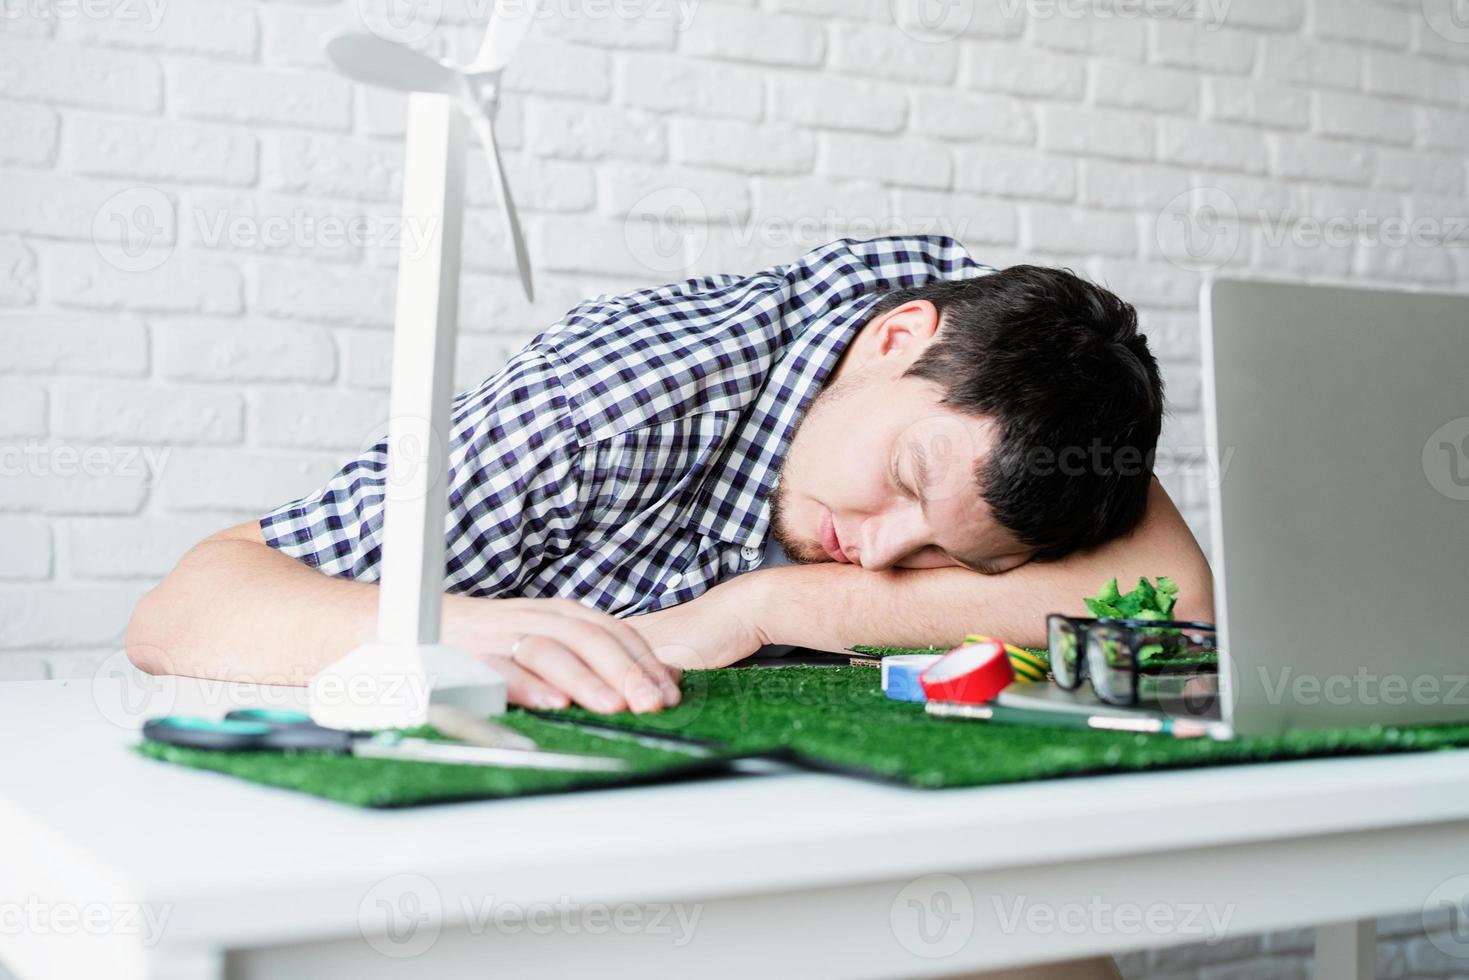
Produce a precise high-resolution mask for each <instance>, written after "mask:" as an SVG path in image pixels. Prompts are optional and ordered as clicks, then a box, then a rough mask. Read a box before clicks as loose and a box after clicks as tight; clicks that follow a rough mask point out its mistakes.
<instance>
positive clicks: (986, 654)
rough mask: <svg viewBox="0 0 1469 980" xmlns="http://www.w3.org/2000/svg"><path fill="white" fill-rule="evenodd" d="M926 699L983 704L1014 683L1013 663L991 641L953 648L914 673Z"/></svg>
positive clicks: (999, 647)
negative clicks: (939, 658)
mask: <svg viewBox="0 0 1469 980" xmlns="http://www.w3.org/2000/svg"><path fill="white" fill-rule="evenodd" d="M918 682H919V683H920V684H922V685H923V693H925V694H927V695H928V699H929V700H930V701H960V702H962V703H964V704H984V703H985V702H986V701H991V700H993V699H994V697H995V695H997V694H999V693H1000V692H1001V691H1003V690H1004V689H1005V688H1007V687H1009V686H1010V685H1011V684H1013V683H1015V666H1014V665H1013V664H1012V663H1010V656H1009V654H1007V653H1006V652H1005V647H1004V645H1003V644H1000V643H996V642H994V641H993V640H986V641H985V642H983V643H967V644H965V645H964V646H961V647H955V648H954V649H953V650H952V651H950V652H949V653H947V654H945V655H944V657H943V659H941V660H939V661H938V662H937V663H935V664H933V665H932V666H930V667H929V668H928V669H927V670H925V671H924V672H923V673H922V674H919V675H918Z"/></svg>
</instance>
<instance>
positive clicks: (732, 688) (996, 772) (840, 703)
mask: <svg viewBox="0 0 1469 980" xmlns="http://www.w3.org/2000/svg"><path fill="white" fill-rule="evenodd" d="M889 652H896V651H889ZM904 652H907V651H904ZM683 689H684V699H683V703H682V704H680V705H679V706H678V707H676V708H671V709H668V710H666V711H662V712H659V713H657V714H649V715H634V714H631V713H623V714H618V715H597V714H593V713H591V712H588V711H583V710H581V709H578V708H572V709H567V710H565V711H557V712H541V713H538V714H532V713H530V712H526V711H522V710H519V709H512V710H511V711H510V713H509V714H507V715H506V716H505V717H504V719H503V721H504V722H505V724H507V725H510V726H512V727H514V728H516V729H517V730H519V731H521V732H523V733H524V734H526V735H529V736H530V737H532V738H534V739H536V740H537V741H538V742H540V743H541V745H542V746H543V747H544V748H547V749H551V750H556V751H569V752H590V753H595V754H602V755H617V756H620V757H622V758H625V759H627V760H628V761H629V762H630V763H631V764H632V769H631V770H630V771H629V772H625V773H574V772H563V771H556V770H538V769H497V768H491V767H481V766H451V765H436V764H425V763H413V762H396V761H390V760H382V759H359V758H353V757H348V756H332V755H324V754H321V753H314V752H303V753H293V754H290V755H286V754H281V753H273V752H217V751H209V750H204V749H183V748H174V747H170V746H165V745H158V744H155V743H150V742H144V743H143V744H142V745H140V746H139V748H138V751H139V752H141V753H142V754H144V755H146V756H150V757H152V758H156V759H162V760H164V761H167V762H173V763H178V764H180V765H185V766H193V767H197V768H202V769H211V770H214V771H217V772H222V773H228V774H230V775H234V776H238V777H240V778H242V779H247V780H250V781H252V782H258V783H263V784H266V785H270V786H279V787H283V788H286V789H294V790H299V791H302V792H307V793H313V794H315V795H317V796H323V797H326V798H328V799H333V800H338V801H340V802H343V803H351V804H355V805H359V806H372V807H393V806H413V805H418V804H425V803H439V802H449V801H453V800H466V799H494V798H503V797H512V796H525V795H531V794H537V793H554V792H565V791H569V790H579V789H597V788H606V787H609V786H625V785H632V784H639V783H647V782H655V781H664V780H671V779H680V778H690V777H695V776H707V775H711V774H714V773H717V772H719V771H721V770H722V769H723V768H725V767H727V765H728V763H729V762H730V761H731V760H733V759H736V758H742V757H751V756H773V757H778V758H782V759H785V760H787V761H790V762H792V763H794V764H797V765H800V766H804V767H806V768H812V769H819V770H826V771H833V772H841V773H847V774H851V775H857V776H863V777H867V778H875V779H880V780H884V781H890V782H895V783H900V784H903V785H908V786H914V787H921V788H926V789H938V788H944V787H960V786H988V785H995V784H1000V783H1013V782H1026V781H1031V780H1039V779H1055V778H1059V777H1064V776H1085V775H1097V774H1102V773H1127V772H1140V771H1144V770H1153V769H1175V768H1189V767H1198V766H1212V765H1228V764H1238V763H1248V762H1268V761H1285V760H1291V759H1306V758H1315V757H1323V756H1341V755H1369V754H1377V753H1394V752H1421V751H1433V750H1442V749H1454V748H1461V747H1466V746H1469V724H1458V725H1434V726H1415V727H1383V726H1372V727H1368V728H1353V729H1337V730H1323V731H1299V732H1290V733H1288V734H1286V735H1283V736H1279V737H1271V738H1242V739H1235V740H1233V741H1229V742H1216V741H1212V740H1208V739H1174V738H1170V737H1167V736H1162V735H1141V734H1129V733H1125V732H1103V731H1083V730H1077V729H1060V728H1042V727H1028V726H1018V725H995V724H989V723H985V722H971V721H960V720H955V719H941V718H931V717H929V716H928V715H927V714H925V713H924V710H923V705H921V704H912V703H909V702H901V701H890V700H888V699H887V698H886V697H884V696H883V694H882V691H881V689H880V687H879V678H878V671H876V670H874V669H873V668H871V667H804V666H791V667H754V668H744V669H724V670H704V671H689V672H687V673H685V675H684V685H683ZM558 720H562V721H564V720H579V721H590V722H596V723H598V724H602V725H611V726H616V727H619V728H624V729H627V730H629V731H641V732H648V733H659V734H665V735H675V736H681V737H685V738H690V739H697V740H705V741H712V742H715V743H718V745H719V746H720V751H719V752H718V753H716V754H715V755H714V756H712V757H710V758H708V759H699V758H695V757H692V756H689V755H685V754H683V753H679V752H676V751H667V750H664V749H659V748H651V747H647V746H645V745H641V744H637V743H634V742H630V741H626V740H621V739H606V738H602V737H599V736H597V735H594V734H591V733H588V732H583V731H578V730H575V729H571V728H568V727H567V726H566V725H564V724H557V721H558ZM415 734H422V732H415Z"/></svg>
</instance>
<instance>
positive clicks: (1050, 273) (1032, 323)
mask: <svg viewBox="0 0 1469 980" xmlns="http://www.w3.org/2000/svg"><path fill="white" fill-rule="evenodd" d="M913 300H928V301H929V302H931V303H933V304H934V306H935V307H937V308H938V311H939V315H940V318H941V319H940V327H939V332H938V335H937V336H936V337H935V339H934V341H933V343H932V344H931V345H930V346H929V348H928V349H927V350H926V351H924V352H923V354H922V355H921V356H920V357H919V358H918V360H917V361H916V362H914V364H913V365H912V366H911V367H910V368H909V369H908V372H907V374H908V375H910V376H914V377H919V378H925V379H928V380H930V381H934V382H937V383H938V384H939V385H940V386H942V388H943V389H944V392H945V395H944V398H943V403H944V404H946V405H948V406H950V407H952V408H955V409H958V410H960V411H963V412H967V413H970V414H972V415H982V416H987V417H989V418H990V419H992V420H993V421H994V422H995V423H996V425H997V427H998V434H999V441H998V443H997V445H996V447H995V450H994V451H993V452H992V453H991V454H990V456H989V458H987V459H986V460H984V461H983V462H982V463H981V464H980V465H979V467H978V468H977V471H976V473H975V479H976V482H977V483H978V486H979V491H980V495H981V496H982V497H983V498H984V500H985V501H986V502H987V503H988V504H989V506H990V509H991V512H992V513H993V514H994V516H995V519H996V520H998V521H999V522H1000V523H1001V524H1003V525H1004V526H1005V527H1006V528H1008V529H1009V530H1010V532H1011V533H1012V534H1014V535H1015V536H1016V537H1017V538H1019V539H1020V540H1021V541H1022V542H1024V543H1025V544H1026V545H1027V546H1028V547H1030V548H1031V549H1033V552H1034V558H1035V560H1038V561H1053V560H1055V559H1058V558H1062V557H1064V556H1066V555H1068V554H1071V553H1072V552H1075V551H1081V550H1086V549H1088V548H1092V547H1095V546H1097V545H1099V544H1102V543H1104V542H1106V541H1110V540H1111V539H1113V538H1116V537H1118V536H1120V535H1123V534H1126V533H1127V532H1128V531H1131V530H1132V529H1133V528H1134V527H1136V526H1137V524H1138V522H1139V521H1141V520H1142V516H1143V511H1144V509H1145V508H1146V505H1147V495H1148V486H1149V484H1150V482H1151V479H1152V470H1153V457H1154V454H1155V452H1156V450H1157V445H1158V432H1159V430H1160V429H1161V427H1162V423H1163V383H1162V379H1161V378H1160V376H1159V373H1158V363H1157V361H1156V360H1154V358H1153V355H1152V352H1151V351H1149V350H1148V342H1147V338H1146V337H1144V336H1143V335H1142V334H1140V333H1138V330H1137V311H1136V310H1134V309H1133V308H1132V306H1131V304H1129V303H1125V302H1123V301H1122V300H1121V299H1119V298H1118V297H1117V296H1115V295H1114V294H1112V293H1110V292H1108V291H1107V290H1105V289H1103V288H1101V287H1100V286H1096V285H1093V284H1092V283H1089V282H1087V281H1086V280H1084V279H1081V278H1079V277H1078V276H1076V275H1073V274H1072V273H1071V272H1070V271H1068V270H1065V269H1047V268H1042V267H1039V266H1033V265H1017V266H1012V267H1011V268H1008V269H1005V270H1003V271H1001V272H996V273H993V274H991V275H986V276H980V277H977V278H973V279H964V280H958V281H944V282H933V283H928V284H926V285H923V286H917V287H914V288H911V289H905V290H901V291H899V292H895V293H890V294H888V295H887V296H885V297H884V298H883V299H882V300H880V301H879V303H878V304H877V306H876V307H875V308H874V315H875V316H880V315H882V314H884V313H887V312H890V311H892V310H894V309H896V308H897V307H899V306H901V305H902V304H904V303H907V302H911V301H913Z"/></svg>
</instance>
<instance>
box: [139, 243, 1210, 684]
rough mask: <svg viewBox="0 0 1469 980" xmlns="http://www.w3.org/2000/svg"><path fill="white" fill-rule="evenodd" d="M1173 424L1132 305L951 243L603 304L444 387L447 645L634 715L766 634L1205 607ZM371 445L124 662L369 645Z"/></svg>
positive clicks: (997, 630) (927, 629)
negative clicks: (448, 423)
mask: <svg viewBox="0 0 1469 980" xmlns="http://www.w3.org/2000/svg"><path fill="white" fill-rule="evenodd" d="M1162 415H1163V391H1162V384H1161V381H1160V378H1159V373H1158V367H1157V363H1156V362H1155V360H1154V358H1153V355H1152V354H1151V353H1150V351H1149V350H1148V345H1147V341H1146V339H1145V338H1144V337H1143V336H1142V335H1141V334H1139V333H1138V332H1137V323H1136V315H1135V313H1134V311H1133V308H1132V307H1131V306H1129V305H1128V304H1127V303H1125V302H1123V301H1122V300H1120V299H1118V298H1117V297H1116V296H1114V295H1113V294H1112V293H1110V292H1108V291H1106V290H1105V289H1101V288H1099V287H1097V286H1094V285H1092V284H1090V283H1087V282H1085V281H1084V280H1082V279H1079V278H1077V277H1076V276H1074V275H1072V274H1071V273H1069V272H1065V271H1062V270H1057V269H1047V268H1039V267H1035V266H1015V267H1012V268H1009V269H1005V270H1002V271H996V270H994V269H991V268H989V267H987V266H983V265H980V264H978V263H976V262H974V261H973V260H972V259H971V258H970V257H969V256H968V254H966V252H965V251H964V250H963V248H962V247H961V246H960V245H959V244H958V243H957V242H954V241H952V240H950V239H946V238H887V239H878V240H874V241H860V242H859V241H839V242H835V243H832V244H830V245H826V246H824V247H822V248H819V249H817V250H815V251H813V252H811V253H810V254H808V255H806V256H804V257H802V258H801V259H799V260H798V261H796V262H794V263H792V264H790V265H785V266H781V267H778V268H774V269H770V270H767V271H764V272H760V273H757V274H755V275H750V276H733V275H727V276H715V277H710V278H703V279H694V280H689V281H687V282H682V283H677V284H674V285H669V286H663V287H660V288H657V289H648V290H644V291H642V292H637V293H633V294H631V295H627V296H619V297H606V296H603V297H599V298H597V299H594V300H589V301H587V302H585V303H583V304H581V305H580V306H578V307H577V308H575V309H573V310H572V311H571V312H570V313H568V314H567V315H566V317H565V318H564V319H563V320H562V321H561V322H559V323H557V324H556V325H555V326H553V327H551V328H550V329H548V330H547V331H545V332H544V333H542V334H540V335H539V336H538V337H536V338H535V339H534V340H533V341H532V342H531V343H530V345H529V346H527V347H526V348H525V349H524V350H523V351H521V352H520V353H519V354H518V355H516V356H515V357H514V358H512V359H511V360H510V362H509V363H508V364H506V365H505V367H504V368H502V369H501V370H500V371H499V372H497V373H496V374H495V375H494V376H493V377H491V378H489V379H488V380H486V381H485V382H484V383H483V384H481V385H480V386H479V387H477V388H475V389H474V390H472V391H468V392H465V393H463V394H461V395H459V396H458V397H457V398H456V399H455V401H454V408H453V422H452V431H451V432H450V439H449V456H450V463H451V474H450V481H449V482H450V485H449V487H448V488H447V492H448V494H449V514H448V517H447V520H446V523H445V534H446V538H447V544H448V557H447V561H446V568H445V573H444V589H445V592H446V593H447V596H446V599H445V605H444V610H443V642H445V643H447V644H451V645H454V646H457V647H458V648H460V649H463V650H466V651H468V652H470V653H472V654H474V655H475V656H477V657H480V658H483V659H484V660H485V661H486V662H488V663H489V664H490V665H492V666H493V667H494V668H495V669H496V670H498V671H500V672H501V673H502V674H503V675H504V676H505V677H506V679H507V681H508V684H509V692H510V699H511V701H512V702H515V703H518V704H524V705H528V706H533V707H562V706H565V705H567V704H569V703H571V702H575V703H577V704H580V705H582V706H584V707H586V708H589V709H591V710H594V711H604V712H610V711H619V710H624V709H631V710H634V711H640V712H642V711H656V710H659V709H660V708H663V707H666V706H668V705H672V704H675V703H677V701H678V699H679V690H678V680H677V679H678V670H679V668H680V667H685V666H723V665H726V664H729V663H732V662H734V661H736V660H739V659H741V658H744V657H746V656H749V655H751V654H753V653H755V652H757V651H759V650H760V649H761V648H762V647H767V646H784V645H789V646H796V647H807V648H812V649H816V650H829V651H839V650H842V649H843V648H845V647H847V646H849V645H851V644H855V643H874V644H892V645H901V646H927V645H929V644H934V645H938V646H945V645H949V644H952V643H955V642H957V641H959V640H960V639H961V638H962V637H963V636H964V634H965V633H966V632H973V631H982V632H984V633H988V634H992V635H996V636H1003V637H1005V638H1006V639H1007V640H1009V641H1011V642H1014V643H1018V644H1026V645H1044V639H1043V636H1044V631H1045V629H1044V618H1045V615H1046V614H1047V613H1048V612H1052V611H1061V612H1084V610H1083V609H1082V608H1081V597H1082V596H1084V595H1087V594H1090V593H1092V592H1094V591H1095V590H1096V589H1097V588H1098V587H1099V586H1100V585H1101V584H1102V583H1103V582H1105V581H1106V580H1107V579H1109V578H1111V577H1113V576H1116V577H1118V578H1120V579H1123V580H1127V579H1135V578H1137V577H1138V576H1140V575H1157V574H1164V575H1170V576H1172V577H1173V578H1174V579H1175V580H1176V581H1177V582H1178V583H1179V586H1180V591H1181V596H1182V599H1181V601H1180V603H1179V608H1178V610H1177V615H1178V616H1179V617H1181V618H1184V619H1205V620H1207V619H1210V618H1212V610H1211V608H1210V605H1209V604H1210V592H1211V583H1210V576H1209V569H1208V566H1207V564H1206V562H1205V561H1204V558H1203V555H1202V553H1201V552H1200V551H1199V548H1198V546H1197V544H1196V543H1195V541H1194V539H1193V537H1192V535H1191V534H1190V533H1189V530H1188V528H1187V527H1186V525H1185V524H1184V522H1183V520H1182V519H1181V517H1180V516H1179V514H1178V512H1177V510H1176V509H1175V508H1174V506H1173V504H1172V502H1171V501H1170V500H1169V499H1168V496H1167V494H1166V493H1164V491H1163V489H1162V487H1161V486H1160V485H1159V484H1158V483H1157V481H1156V480H1155V479H1154V477H1153V475H1152V461H1153V454H1154V451H1155V448H1156V444H1157V439H1158V432H1159V428H1160V426H1161V422H1162ZM385 459H386V456H385V444H383V443H379V444H378V445H376V446H374V447H373V448H372V449H370V450H368V451H367V452H365V453H364V454H363V455H362V456H360V457H359V458H357V459H354V460H351V461H350V462H348V463H347V464H346V465H345V466H344V467H343V468H342V469H341V471H340V472H339V473H338V474H337V475H336V476H335V477H333V478H332V479H331V480H330V481H329V482H328V483H327V484H326V485H325V486H324V487H322V488H320V489H319V490H317V491H314V492H312V493H310V494H308V495H307V496H305V497H303V498H301V499H300V500H297V501H294V502H292V503H288V504H285V505H283V506H281V507H279V508H278V509H276V510H275V511H273V512H271V513H269V514H267V515H265V516H264V517H263V518H261V519H260V520H259V521H258V522H255V521H251V522H249V523H246V524H242V525H239V526H237V527H234V528H230V529H228V530H225V531H222V532H220V533H218V534H216V535H214V536H212V537H210V538H208V539H206V540H204V541H203V542H201V543H200V544H198V545H197V546H195V547H194V548H193V549H192V550H191V551H190V552H189V553H188V554H187V555H185V556H184V558H183V559H182V560H181V561H180V562H179V564H178V566H177V567H176V568H175V569H174V570H173V571H172V572H171V573H170V574H169V575H168V577H167V578H166V579H165V580H164V581H163V582H162V584H160V585H159V586H158V587H157V588H156V589H154V590H153V591H152V592H151V593H149V594H148V595H147V596H146V597H145V598H144V599H143V601H142V602H141V603H140V604H139V605H138V608H137V609H136V610H135V612H134V614H133V618H132V622H131V624H130V625H129V628H128V638H127V643H128V649H129V655H130V656H131V658H132V659H133V661H134V662H135V663H136V664H138V665H139V666H140V667H142V668H143V669H145V670H148V671H151V672H155V673H179V674H189V675H194V676H203V677H213V678H221V679H228V680H242V681H251V680H253V681H274V682H277V683H305V682H306V680H307V679H308V678H309V677H310V676H311V674H313V673H314V672H315V671H317V670H318V669H320V668H321V667H323V666H324V665H326V664H328V663H330V662H331V661H333V660H335V659H336V658H338V657H340V656H341V655H343V654H344V653H346V652H347V651H349V650H350V649H352V648H353V647H355V646H357V645H358V644H360V643H362V642H365V641H367V640H369V639H371V637H372V635H373V632H374V623H375V619H376V612H377V604H376V595H375V593H376V587H375V582H376V581H377V578H378V574H379V568H380V562H381V541H382V517H383V498H384V483H385V473H386V465H385ZM766 652H767V653H768V652H770V651H766Z"/></svg>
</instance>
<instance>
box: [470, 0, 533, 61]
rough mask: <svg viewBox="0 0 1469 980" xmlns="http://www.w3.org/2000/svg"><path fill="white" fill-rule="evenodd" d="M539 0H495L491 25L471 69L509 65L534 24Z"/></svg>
mask: <svg viewBox="0 0 1469 980" xmlns="http://www.w3.org/2000/svg"><path fill="white" fill-rule="evenodd" d="M539 6H540V0H495V12H494V13H493V14H491V15H490V26H489V27H487V28H485V39H484V43H483V44H481V45H480V49H479V55H478V56H477V57H476V58H475V59H474V64H473V65H471V66H470V68H469V70H470V71H499V70H500V69H502V68H504V67H505V66H506V65H508V64H510V59H511V58H514V57H515V52H516V51H517V50H518V49H519V48H520V42H522V41H524V40H525V36H526V35H527V34H529V33H530V29H531V25H532V24H533V23H535V19H536V10H537V8H538V7H539Z"/></svg>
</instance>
